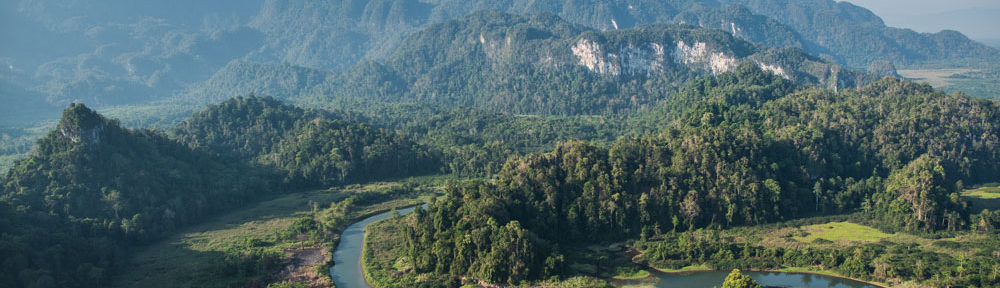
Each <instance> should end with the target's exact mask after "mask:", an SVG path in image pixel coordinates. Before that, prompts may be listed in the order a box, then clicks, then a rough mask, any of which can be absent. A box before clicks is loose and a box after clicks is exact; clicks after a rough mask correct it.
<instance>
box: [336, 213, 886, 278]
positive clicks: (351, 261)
mask: <svg viewBox="0 0 1000 288" xmlns="http://www.w3.org/2000/svg"><path fill="white" fill-rule="evenodd" d="M410 212H413V208H407V209H402V210H399V214H400V215H405V214H408V213H410ZM391 216H392V212H385V213H381V214H378V215H375V216H371V217H368V218H365V219H364V220H361V221H359V222H357V223H354V224H351V226H350V227H347V230H344V234H342V235H341V236H340V244H339V245H337V251H336V252H334V253H333V261H334V262H333V263H336V265H334V266H333V268H330V274H331V275H332V277H333V283H334V284H337V287H339V288H372V287H371V286H369V285H368V283H367V282H366V281H365V276H364V274H363V272H362V271H361V250H362V247H363V245H364V241H365V228H366V227H368V225H369V224H372V223H375V222H378V221H381V220H384V219H387V218H389V217H391ZM744 273H745V274H747V275H749V276H750V277H751V278H753V279H754V280H757V281H758V282H760V284H761V285H765V286H777V287H796V288H877V286H873V285H870V284H867V283H863V282H858V281H854V280H850V279H843V278H837V277H830V276H823V275H813V274H803V273H785V272H744ZM728 274H729V273H728V272H723V271H709V272H691V273H680V274H672V273H660V272H653V275H652V276H651V277H649V278H646V279H638V280H616V281H613V283H614V284H615V286H616V287H628V286H639V287H655V288H712V287H715V286H722V281H723V280H724V279H725V278H726V275H728Z"/></svg>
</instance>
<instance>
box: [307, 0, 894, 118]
mask: <svg viewBox="0 0 1000 288" xmlns="http://www.w3.org/2000/svg"><path fill="white" fill-rule="evenodd" d="M741 63H750V64H752V65H756V66H759V67H763V68H766V69H768V71H769V72H771V73H775V74H778V75H780V76H781V77H784V78H787V79H790V80H793V81H795V82H798V83H800V84H807V85H817V86H823V87H831V88H834V89H837V88H847V87H859V86H861V85H863V84H865V83H868V82H871V81H874V80H877V79H878V78H879V76H874V75H869V74H866V73H861V72H854V71H847V70H845V69H843V68H841V67H840V66H838V65H836V64H830V63H828V62H824V61H823V60H820V59H818V58H815V57H811V56H808V55H807V54H805V53H804V52H802V50H799V49H796V48H789V49H783V50H777V49H766V48H762V47H759V46H755V45H753V44H751V43H749V42H746V41H743V40H740V39H738V38H736V37H733V36H732V35H729V34H728V33H725V32H724V31H718V30H711V29H701V28H695V27H689V26H651V27H642V28H633V29H624V30H612V31H597V30H592V29H588V28H585V27H581V26H577V25H574V24H572V23H569V22H566V21H564V20H562V19H560V18H557V17H554V16H552V15H545V14H540V15H532V16H518V15H513V14H507V13H503V12H480V13H475V14H472V15H470V16H467V17H464V18H461V19H458V20H453V21H448V22H445V23H442V24H436V25H432V26H431V27H429V28H427V29H425V30H422V31H420V32H417V33H415V34H413V35H412V36H410V37H409V38H407V39H406V40H405V41H404V42H403V44H402V45H401V46H400V48H399V49H398V50H397V51H396V53H395V54H394V55H393V56H392V57H391V58H390V59H389V60H388V61H386V62H370V63H367V64H364V65H362V66H361V67H359V68H356V69H354V70H352V72H351V73H348V74H347V75H345V76H344V77H341V78H338V79H337V80H335V81H332V82H330V83H326V84H323V85H321V86H320V87H319V88H318V89H316V90H313V93H312V94H313V95H318V96H314V97H315V99H313V100H311V101H314V102H319V103H330V102H337V101H377V102H386V101H388V102H421V103H431V104H435V105H443V106H447V107H457V106H470V107H476V108H480V109H486V110H493V111H506V112H512V113H519V114H542V115H587V114H591V115H592V114H604V115H609V114H616V113H621V112H625V111H636V110H639V109H643V108H648V107H650V106H652V105H656V104H657V103H659V102H660V101H663V100H665V99H667V98H668V96H669V95H670V94H672V93H674V92H675V91H676V90H677V89H678V88H679V87H680V86H681V85H682V84H683V83H686V82H687V81H690V80H692V79H695V78H696V77H699V76H706V75H717V74H720V73H723V72H727V71H731V70H734V69H735V68H736V67H737V66H739V65H740V64H741ZM445 75H447V76H445Z"/></svg>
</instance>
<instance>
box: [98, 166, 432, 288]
mask: <svg viewBox="0 0 1000 288" xmlns="http://www.w3.org/2000/svg"><path fill="white" fill-rule="evenodd" d="M433 181H436V180H435V179H434V178H427V177H423V178H417V179H408V180H405V181H402V182H384V183H373V184H367V185H352V186H347V187H340V188H335V189H329V190H317V191H307V192H300V193H295V194H290V195H286V196H282V197H279V198H276V199H272V200H268V201H264V202H261V203H258V204H256V205H253V206H252V207H249V208H247V209H242V210H239V211H235V212H232V213H228V214H224V215H221V216H218V217H215V218H213V219H210V220H209V221H206V222H205V223H203V224H201V225H197V226H193V227H190V228H187V229H184V230H183V231H181V232H180V233H177V234H176V235H175V236H172V237H169V238H167V239H164V240H162V241H160V242H157V243H155V244H152V245H149V246H147V247H143V248H141V249H138V250H137V251H133V252H132V253H129V255H130V257H129V259H127V260H126V263H127V264H126V265H125V266H124V268H123V271H121V272H120V273H119V275H118V276H117V277H115V279H113V283H112V284H111V285H109V286H110V287H212V286H214V287H233V286H243V285H246V284H247V283H251V282H253V281H263V280H265V279H259V278H261V277H259V276H256V277H255V276H239V275H236V276H230V277H220V273H219V271H220V270H221V269H223V267H224V266H225V265H226V264H225V262H224V257H225V256H224V255H225V252H226V249H229V247H233V245H235V244H236V243H240V242H242V241H247V239H260V240H262V241H265V242H268V243H273V245H271V246H269V247H267V249H269V250H273V251H279V252H281V253H283V254H285V255H286V257H290V255H291V254H293V253H294V251H298V250H299V248H303V246H312V247H317V245H320V244H317V243H299V242H297V241H287V240H281V237H280V236H279V233H280V232H281V231H284V230H285V229H287V227H289V226H290V225H292V224H293V222H294V221H296V219H298V218H300V217H302V216H306V215H310V213H313V211H314V209H316V207H323V208H325V207H330V206H331V203H334V202H337V201H340V200H342V199H345V198H346V197H348V196H349V195H352V194H356V193H367V192H374V191H382V190H385V189H389V188H392V187H399V186H402V185H405V183H409V182H433ZM424 198H425V197H424ZM386 200H387V201H384V202H380V203H375V204H371V205H366V206H363V207H361V208H360V209H357V210H355V211H350V212H349V215H350V216H352V217H353V218H361V217H363V216H365V215H370V214H372V213H376V212H380V211H386V210H389V209H392V208H395V207H402V206H410V205H415V204H417V203H420V202H422V201H424V200H425V199H418V198H410V199H396V200H391V199H386ZM320 246H321V245H320ZM325 257H329V255H325ZM285 261H286V262H290V259H285ZM323 262H326V261H323ZM255 278H256V279H255ZM207 283H211V285H209V284H207Z"/></svg>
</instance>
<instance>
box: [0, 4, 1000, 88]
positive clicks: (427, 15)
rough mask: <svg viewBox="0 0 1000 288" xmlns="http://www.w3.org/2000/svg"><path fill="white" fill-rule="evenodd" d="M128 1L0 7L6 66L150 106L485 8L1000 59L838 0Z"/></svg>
mask: <svg viewBox="0 0 1000 288" xmlns="http://www.w3.org/2000/svg"><path fill="white" fill-rule="evenodd" d="M126 2H128V3H125V2H122V1H103V2H100V3H95V2H87V1H68V2H67V1H51V0H20V1H7V2H5V3H4V4H0V5H3V6H2V8H3V9H0V10H3V12H0V13H3V16H4V17H3V18H4V21H5V22H4V23H5V24H6V25H8V26H10V27H19V29H5V30H4V31H0V33H3V34H0V36H2V38H4V39H7V40H8V41H9V42H10V43H17V45H7V46H5V47H2V48H0V63H2V64H6V65H5V66H8V68H9V69H8V70H9V71H8V72H12V73H16V74H18V75H20V76H21V77H22V78H24V79H26V82H27V83H22V84H23V86H24V87H26V88H30V89H29V90H33V91H39V92H41V93H42V94H44V95H45V97H46V98H47V101H48V103H50V105H56V106H62V105H65V104H66V103H70V102H73V101H78V100H79V101H87V102H88V103H92V105H96V106H107V105H120V104H144V103H149V102H150V101H154V100H156V99H163V98H165V97H169V96H173V95H176V94H178V93H182V92H184V91H186V90H188V89H189V88H190V87H191V86H192V85H194V84H196V83H200V82H202V81H204V80H206V79H208V78H209V77H211V76H212V75H213V74H215V73H216V72H217V71H218V70H219V69H221V68H223V67H225V66H226V65H227V63H230V62H231V61H234V60H238V61H250V62H255V63H287V64H290V65H294V66H301V67H306V68H313V69H323V70H328V71H333V72H341V71H347V70H350V69H351V68H353V67H355V66H356V65H357V64H358V63H363V62H364V61H365V60H380V59H386V58H387V57H390V56H391V55H394V53H395V51H396V50H398V49H400V48H403V46H404V45H405V44H404V40H405V39H406V38H407V37H408V36H409V35H411V34H412V33H414V32H417V31H420V30H421V29H424V28H426V27H428V26H430V25H433V24H436V23H443V22H445V21H448V20H453V19H459V18H462V17H465V16H467V15H469V14H472V13H475V12H478V11H482V10H501V11H507V12H511V13H516V14H521V15H531V14H536V13H550V14H554V15H557V16H559V17H561V18H563V19H565V20H566V21H568V22H570V23H575V24H579V25H583V26H585V27H590V28H592V29H596V30H599V31H605V30H616V29H627V28H633V27H639V26H645V25H652V24H671V23H672V24H682V23H686V24H689V25H697V26H700V27H705V28H710V29H720V30H723V31H725V32H726V33H729V34H732V35H734V36H736V37H739V38H741V39H745V40H748V41H750V42H754V43H760V44H764V45H768V46H771V47H773V48H783V47H799V48H803V49H805V50H806V51H807V52H809V53H813V54H819V55H829V57H828V58H830V59H833V60H835V61H837V62H838V64H846V65H848V66H850V67H855V68H866V67H868V66H869V64H870V63H872V62H873V61H891V62H892V63H894V64H896V65H901V64H902V65H906V64H917V63H924V62H928V61H931V62H940V61H952V60H956V59H967V58H968V59H987V58H994V57H997V53H998V52H997V50H995V49H992V48H988V47H987V46H984V45H981V44H979V43H975V42H973V41H970V40H969V39H967V38H966V37H965V36H963V35H961V34H959V33H957V32H953V31H946V32H942V33H937V34H920V33H916V32H913V31H910V30H905V29H896V28H888V27H886V26H885V25H884V24H883V23H882V21H881V20H880V19H879V18H878V17H877V16H875V15H874V14H872V13H871V12H870V11H868V10H865V9H863V8H860V7H856V6H853V5H851V4H847V3H837V2H834V1H832V0H809V1H756V0H727V1H709V0H671V1H653V0H640V1H608V0H598V1H585V2H578V1H541V2H539V1H452V0H435V1H417V0H390V1H367V0H361V1H355V0H351V1H306V0H296V1H276V0H274V1H272V0H267V1H265V0H254V1H213V2H212V3H202V2H199V1H183V2H177V1H174V2H172V3H171V4H164V3H162V2H160V1H138V2H136V1H126ZM731 4H732V5H731ZM769 17H770V18H769ZM971 61H975V60H971ZM241 81H254V79H252V78H241Z"/></svg>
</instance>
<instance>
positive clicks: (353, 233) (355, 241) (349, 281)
mask: <svg viewBox="0 0 1000 288" xmlns="http://www.w3.org/2000/svg"><path fill="white" fill-rule="evenodd" d="M414 208H415V207H411V208H406V209H401V210H398V211H399V215H406V214H409V213H410V212H413V209H414ZM389 217H392V211H389V212H384V213H381V214H378V215H375V216H371V217H368V218H365V219H364V220H361V221H358V222H357V223H354V224H351V226H350V227H347V230H344V234H341V235H340V244H338V245H337V251H336V252H334V253H333V263H334V265H333V268H330V275H331V278H333V283H334V284H336V285H337V287H339V288H371V286H369V285H368V282H366V281H365V275H364V272H362V271H361V248H362V247H364V242H365V228H366V227H368V225H369V224H372V223H375V222H378V221H381V220H385V219H388V218H389Z"/></svg>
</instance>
